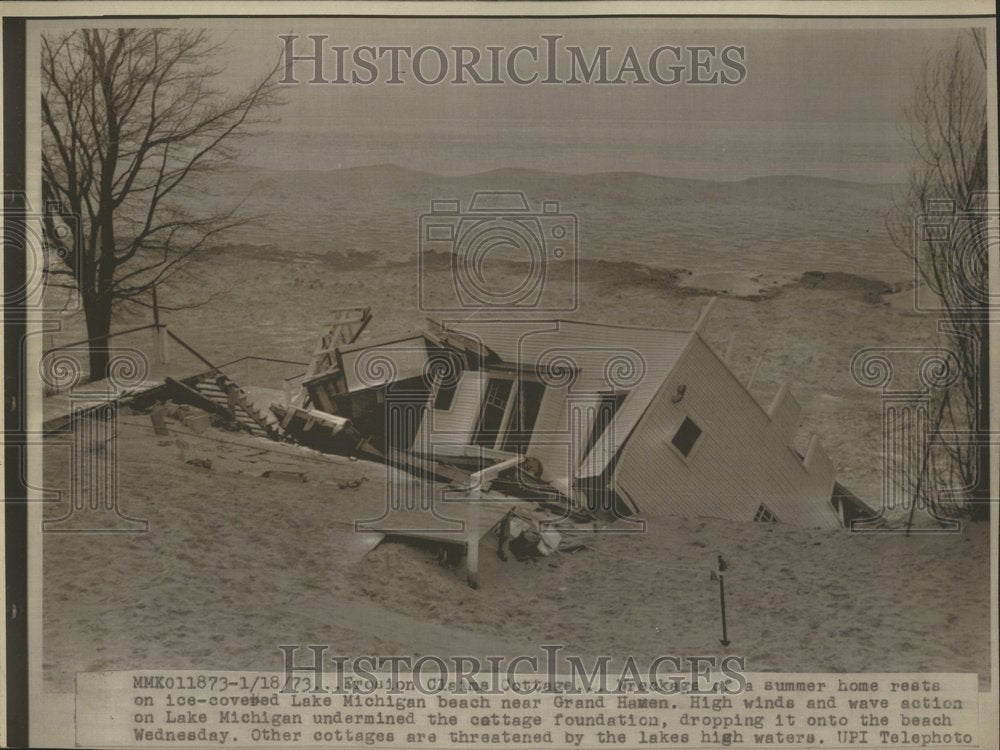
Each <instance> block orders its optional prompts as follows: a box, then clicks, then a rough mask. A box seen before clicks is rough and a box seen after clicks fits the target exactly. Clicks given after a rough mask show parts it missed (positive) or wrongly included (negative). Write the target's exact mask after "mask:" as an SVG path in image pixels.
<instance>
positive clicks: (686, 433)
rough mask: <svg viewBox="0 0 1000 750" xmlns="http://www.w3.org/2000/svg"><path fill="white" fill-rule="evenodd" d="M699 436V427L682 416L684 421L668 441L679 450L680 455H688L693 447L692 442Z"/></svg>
mask: <svg viewBox="0 0 1000 750" xmlns="http://www.w3.org/2000/svg"><path fill="white" fill-rule="evenodd" d="M699 437H701V428H700V427H699V426H698V425H696V424H695V423H694V422H693V421H692V420H691V419H689V418H688V417H684V421H683V422H682V423H681V426H680V427H679V428H678V429H677V432H676V434H674V439H673V440H671V441H670V442H671V443H673V444H674V447H675V448H676V449H677V450H679V451H680V452H681V455H682V456H685V457H687V456H688V455H690V453H691V449H692V448H694V444H695V443H696V442H698V438H699Z"/></svg>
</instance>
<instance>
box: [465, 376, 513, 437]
mask: <svg viewBox="0 0 1000 750" xmlns="http://www.w3.org/2000/svg"><path fill="white" fill-rule="evenodd" d="M513 383H514V381H512V380H503V379H500V378H490V379H489V381H487V383H486V398H485V399H484V400H483V410H482V413H481V414H480V416H479V426H478V427H476V433H475V435H474V436H473V438H472V443H473V445H482V446H485V447H487V448H492V447H493V446H494V445H496V442H497V435H498V433H499V432H500V426H501V425H502V424H503V415H504V413H505V412H506V411H507V400H508V399H509V398H510V391H511V386H512V385H513Z"/></svg>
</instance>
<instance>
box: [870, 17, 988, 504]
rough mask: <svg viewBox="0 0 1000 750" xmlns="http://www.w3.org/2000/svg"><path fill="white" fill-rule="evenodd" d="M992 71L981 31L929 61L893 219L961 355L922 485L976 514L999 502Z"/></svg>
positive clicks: (922, 490) (937, 411) (942, 396)
mask: <svg viewBox="0 0 1000 750" xmlns="http://www.w3.org/2000/svg"><path fill="white" fill-rule="evenodd" d="M986 73H987V55H986V40H985V36H984V34H983V33H982V31H979V30H972V31H969V32H965V33H963V34H961V35H960V36H959V37H958V38H957V39H956V40H955V42H954V43H953V44H952V45H951V46H950V47H949V48H948V49H946V50H945V51H943V52H941V53H940V54H938V55H937V56H935V57H934V58H932V59H930V60H928V62H927V63H926V64H925V66H924V68H923V70H922V72H921V76H920V80H919V83H918V85H917V89H916V92H915V96H914V98H913V104H912V105H911V107H910V108H909V109H908V111H907V113H906V114H907V121H908V122H909V125H910V141H911V143H912V145H913V148H914V150H915V152H916V154H917V157H918V161H917V167H916V168H915V169H914V171H913V173H912V175H911V178H910V184H909V190H908V193H907V195H906V197H905V199H904V200H903V201H901V202H900V203H899V204H898V205H897V207H896V210H895V212H894V215H893V216H892V217H890V220H889V229H890V233H891V235H892V238H893V241H894V242H895V244H896V245H897V247H899V249H900V250H902V252H904V253H905V254H906V255H907V256H908V257H909V258H911V259H912V261H913V262H914V264H915V266H916V269H917V271H918V272H919V279H920V280H921V281H922V283H923V284H924V285H925V286H926V288H927V289H928V290H930V291H931V292H932V293H933V294H934V295H936V297H937V299H938V300H939V302H940V308H941V311H942V313H941V314H942V318H943V319H942V320H941V321H940V323H939V330H940V332H941V333H942V335H943V336H945V337H946V338H947V341H948V346H949V349H950V350H951V351H952V352H953V353H954V355H955V358H956V360H957V364H958V377H957V380H955V381H954V385H951V386H949V387H947V388H945V389H942V390H941V391H939V392H938V393H937V394H936V396H935V403H934V405H933V412H932V416H931V420H930V424H929V432H930V437H931V444H932V445H934V446H939V447H940V449H939V450H928V451H926V452H925V453H924V455H923V457H922V459H921V460H920V461H919V462H918V463H917V464H916V467H917V468H916V471H917V472H918V473H919V476H917V477H914V478H913V479H914V480H915V481H914V484H915V486H916V488H917V491H918V494H919V495H921V496H922V499H923V500H925V501H927V502H929V503H931V504H932V505H934V506H936V507H937V508H938V510H939V511H945V510H955V509H956V507H962V508H964V509H965V511H967V512H968V514H969V515H970V516H971V517H974V518H988V517H989V508H990V502H989V501H990V487H989V446H988V442H987V437H988V430H989V396H990V393H989V303H990V300H989V281H988V260H989V258H988V254H989V242H988V235H987V214H986V211H985V208H986V189H987V158H988V157H987V136H986ZM955 488H957V489H958V490H959V493H958V497H957V498H955V497H951V495H952V494H953V493H952V490H953V489H955ZM942 489H943V492H940V491H939V490H942ZM953 499H958V500H959V501H960V502H959V505H958V506H956V505H949V501H951V500H953Z"/></svg>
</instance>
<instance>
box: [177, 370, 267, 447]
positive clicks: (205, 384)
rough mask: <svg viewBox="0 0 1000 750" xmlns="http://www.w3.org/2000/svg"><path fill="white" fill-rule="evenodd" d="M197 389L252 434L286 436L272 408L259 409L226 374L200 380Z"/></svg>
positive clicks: (257, 435)
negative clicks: (263, 410)
mask: <svg viewBox="0 0 1000 750" xmlns="http://www.w3.org/2000/svg"><path fill="white" fill-rule="evenodd" d="M219 380H221V381H222V386H223V387H219V384H218V382H217V381H219ZM195 389H196V390H197V391H198V392H199V393H200V394H201V395H203V396H204V397H205V398H207V399H209V400H211V401H212V402H213V403H216V404H218V405H219V406H221V407H223V408H224V409H226V411H228V412H229V413H230V414H232V415H233V418H234V419H235V420H236V421H237V422H238V423H239V424H240V425H241V426H242V427H243V428H244V429H245V430H246V431H247V432H249V433H250V434H251V435H254V436H255V437H266V438H270V439H273V440H281V439H283V438H284V432H283V430H282V429H281V426H280V425H279V424H278V420H277V418H276V417H275V416H274V415H273V414H271V412H270V410H268V411H267V412H262V411H261V410H259V409H258V408H257V407H256V406H254V405H253V403H252V402H251V401H250V400H249V399H248V398H247V394H246V393H245V392H244V390H243V389H242V388H240V387H239V386H238V385H236V383H234V382H233V381H232V380H231V379H230V378H228V377H226V376H225V375H221V374H219V375H217V376H215V377H211V376H210V377H209V378H207V379H205V380H202V381H200V382H199V383H198V384H197V385H196V386H195ZM230 394H232V395H231V396H230Z"/></svg>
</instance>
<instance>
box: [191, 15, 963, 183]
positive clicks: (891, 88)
mask: <svg viewBox="0 0 1000 750" xmlns="http://www.w3.org/2000/svg"><path fill="white" fill-rule="evenodd" d="M775 23H776V22H775V21H770V20H763V19H757V20H753V19H745V20H741V21H735V20H733V19H720V20H718V21H715V22H710V21H708V20H705V19H686V20H681V19H666V20H664V19H588V20H581V19H530V20H508V19H505V20H491V19H477V20H475V21H472V20H468V19H460V20H448V19H289V20H285V21H282V20H274V19H261V20H257V21H253V22H247V23H242V22H239V24H238V25H237V28H235V29H234V28H233V27H234V24H237V22H234V21H226V22H216V28H217V29H218V33H219V34H221V35H223V36H224V37H225V38H226V40H227V45H228V49H229V53H228V56H227V58H226V59H225V60H224V62H225V64H226V65H227V73H226V79H225V80H226V83H227V85H230V86H239V85H241V83H242V82H243V80H244V79H249V78H251V77H253V76H255V75H258V74H259V73H260V72H261V71H263V70H264V69H265V68H266V67H267V66H268V65H269V64H271V63H273V61H274V60H276V59H277V58H278V56H279V55H280V52H281V49H282V47H283V42H281V41H280V40H279V39H278V35H280V34H288V33H295V34H300V35H302V37H303V39H302V44H301V47H300V48H299V49H300V51H301V52H302V53H305V52H308V51H311V49H312V47H311V42H309V41H308V40H306V39H305V38H304V37H305V36H306V35H309V34H325V35H327V36H328V37H329V40H328V42H327V44H329V45H333V44H337V45H343V46H346V47H349V48H355V47H357V46H359V45H409V46H411V47H413V48H417V47H420V46H423V45H436V46H439V47H444V48H448V47H451V46H453V45H470V46H475V47H478V48H480V49H482V50H483V51H484V57H485V56H486V55H487V54H488V53H487V52H486V51H485V49H486V47H487V46H488V45H501V46H504V47H506V48H507V49H511V48H513V47H515V46H517V45H522V44H526V45H533V46H539V47H541V46H542V45H543V44H544V42H543V40H542V38H541V37H542V35H543V34H559V35H561V36H562V37H563V39H562V40H561V42H560V44H561V45H569V44H575V45H579V46H580V47H582V48H583V50H584V51H585V53H587V54H588V56H589V55H590V54H593V51H594V50H596V49H597V47H598V46H600V45H607V46H610V47H611V48H612V49H611V51H610V53H609V59H611V60H612V61H619V60H620V59H621V56H622V55H623V54H624V51H625V49H626V48H627V47H629V46H630V45H631V46H633V47H634V48H636V49H637V51H639V53H640V58H642V57H644V56H648V54H649V52H650V51H651V50H653V49H655V48H656V47H659V46H661V45H665V44H671V45H678V46H684V45H716V46H717V47H720V48H721V47H724V46H726V45H739V46H741V47H743V48H744V49H745V57H744V61H745V65H746V70H747V74H746V78H745V80H744V81H743V82H742V83H741V84H739V85H735V86H723V85H710V86H689V85H683V84H679V85H674V86H662V85H655V84H651V85H632V86H600V85H577V86H571V85H544V86H543V85H537V84H536V85H532V86H518V85H513V84H504V85H497V86H489V85H467V86H456V85H449V84H446V83H445V84H439V85H436V86H425V85H421V84H419V83H417V82H415V81H412V80H409V82H408V83H406V84H405V85H401V86H391V85H386V84H385V83H383V82H378V83H375V84H374V85H371V86H360V85H331V84H327V85H319V84H316V85H314V84H308V85H307V84H300V85H298V86H288V87H286V88H285V94H286V98H287V105H286V106H284V107H283V108H281V109H280V111H278V112H277V113H276V114H277V115H278V116H280V122H277V123H275V124H274V125H272V126H271V127H270V134H269V135H267V136H266V137H263V138H260V139H255V140H253V141H251V142H250V143H249V144H248V151H247V154H246V158H245V162H246V163H247V164H251V165H257V166H267V167H271V168H284V169H335V168H341V167H353V166H364V165H367V164H379V163H395V164H399V165H401V166H404V167H410V168H414V169H422V170H426V171H431V172H438V173H443V174H463V173H473V172H479V171H485V170H489V169H496V168H501V167H512V166H516V167H536V168H541V169H549V170H554V171H564V172H590V171H611V170H639V171H647V172H652V173H657V174H673V175H678V176H685V177H706V178H710V179H740V178H744V177H752V176H761V175H766V174H810V175H816V176H828V177H839V178H843V179H858V180H863V181H868V182H899V181H903V180H904V179H905V177H906V170H907V167H908V164H909V159H910V158H911V155H910V151H909V149H908V148H907V146H906V143H905V140H904V138H903V126H904V120H903V117H902V112H903V108H904V106H905V105H906V103H907V102H908V100H909V98H910V96H911V93H912V91H913V86H914V81H915V80H916V78H917V76H918V75H919V71H920V68H921V66H922V65H923V64H924V61H925V60H927V58H928V57H929V56H930V55H933V54H934V53H935V52H937V51H939V50H941V49H942V48H943V47H944V46H945V45H947V44H948V43H950V42H951V41H952V40H953V39H954V38H955V37H956V35H957V34H958V33H961V32H960V31H959V29H958V28H957V27H953V28H939V29H936V30H935V29H919V28H914V27H913V26H912V24H911V27H910V28H906V29H901V28H899V25H900V22H899V21H895V22H891V23H890V24H881V25H879V26H878V28H840V29H827V28H824V29H823V30H820V29H817V28H803V27H801V24H800V26H799V27H797V28H794V29H776V28H774V26H775ZM785 23H786V26H787V25H788V22H785ZM810 23H811V24H812V26H814V27H815V26H817V25H819V24H820V23H823V22H818V21H812V22H810ZM851 23H853V24H854V25H857V24H858V23H859V22H857V21H854V22H851ZM864 23H865V24H866V25H868V26H869V27H870V26H872V25H874V24H876V23H878V22H874V21H865V22H864ZM921 23H923V24H927V23H928V22H926V21H924V22H921ZM201 24H202V25H205V23H204V22H201ZM710 24H711V25H710ZM826 24H827V26H830V25H831V22H826ZM763 26H770V28H762V27H763ZM348 54H350V53H348ZM326 62H327V65H328V75H329V76H332V70H331V69H332V67H333V66H334V62H333V53H332V52H328V53H327V57H326ZM310 71H311V68H310V67H309V66H308V65H305V66H302V65H301V64H300V66H299V67H297V69H296V75H297V76H298V77H299V78H300V79H301V80H304V79H305V78H307V77H308V75H309V73H310Z"/></svg>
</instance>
